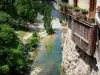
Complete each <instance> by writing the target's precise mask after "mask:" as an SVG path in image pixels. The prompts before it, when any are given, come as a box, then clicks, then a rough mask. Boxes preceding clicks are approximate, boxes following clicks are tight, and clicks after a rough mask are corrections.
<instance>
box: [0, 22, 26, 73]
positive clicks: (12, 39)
mask: <svg viewBox="0 0 100 75" xmlns="http://www.w3.org/2000/svg"><path fill="white" fill-rule="evenodd" d="M25 58H26V56H25V55H24V48H23V45H21V44H20V43H19V39H18V38H17V35H16V33H15V32H14V30H13V29H12V28H11V27H10V26H8V25H5V24H1V25H0V75H8V74H9V73H13V71H14V72H16V73H20V72H21V71H22V69H23V68H24V66H25V64H26V59H25Z"/></svg>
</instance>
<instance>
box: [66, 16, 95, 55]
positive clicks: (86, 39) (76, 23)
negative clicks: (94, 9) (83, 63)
mask: <svg viewBox="0 0 100 75" xmlns="http://www.w3.org/2000/svg"><path fill="white" fill-rule="evenodd" d="M68 16H70V17H71V19H72V21H71V29H72V41H73V42H74V43H75V44H76V45H77V46H78V47H79V48H81V49H82V50H83V51H85V52H86V53H87V54H88V55H90V56H93V54H94V52H95V49H96V38H97V25H96V24H95V23H89V22H87V21H83V20H81V19H77V17H74V16H73V15H69V14H67V17H68Z"/></svg>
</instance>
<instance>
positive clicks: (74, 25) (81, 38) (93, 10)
mask: <svg viewBox="0 0 100 75" xmlns="http://www.w3.org/2000/svg"><path fill="white" fill-rule="evenodd" d="M63 1H64V2H66V1H65V0H63ZM67 3H68V4H69V5H73V6H74V7H77V6H78V7H80V8H82V9H86V10H88V17H89V18H90V19H91V17H92V18H94V19H95V22H94V23H90V22H88V21H87V22H86V21H83V20H80V19H81V18H79V19H78V18H76V17H78V16H75V17H74V16H73V15H72V14H69V13H66V15H67V22H68V25H69V26H71V27H70V29H71V30H72V40H73V42H74V43H75V44H76V45H77V46H79V47H80V48H81V49H82V50H83V51H85V52H86V53H87V54H88V55H89V56H94V57H95V58H96V60H97V66H98V69H99V71H100V0H68V1H67Z"/></svg>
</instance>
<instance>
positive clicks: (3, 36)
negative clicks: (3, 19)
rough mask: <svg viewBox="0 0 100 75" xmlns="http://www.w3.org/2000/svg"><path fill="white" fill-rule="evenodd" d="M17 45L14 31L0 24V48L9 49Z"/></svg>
mask: <svg viewBox="0 0 100 75" xmlns="http://www.w3.org/2000/svg"><path fill="white" fill-rule="evenodd" d="M17 43H18V38H17V34H16V33H15V32H14V30H13V29H12V28H11V27H10V26H8V25H5V24H0V46H4V47H10V46H12V47H13V46H15V47H16V44H17Z"/></svg>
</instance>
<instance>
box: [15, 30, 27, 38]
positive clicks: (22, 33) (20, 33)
mask: <svg viewBox="0 0 100 75" xmlns="http://www.w3.org/2000/svg"><path fill="white" fill-rule="evenodd" d="M26 33H27V32H26V31H17V34H18V35H19V36H20V37H21V38H23V37H24V36H25V34H26Z"/></svg>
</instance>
